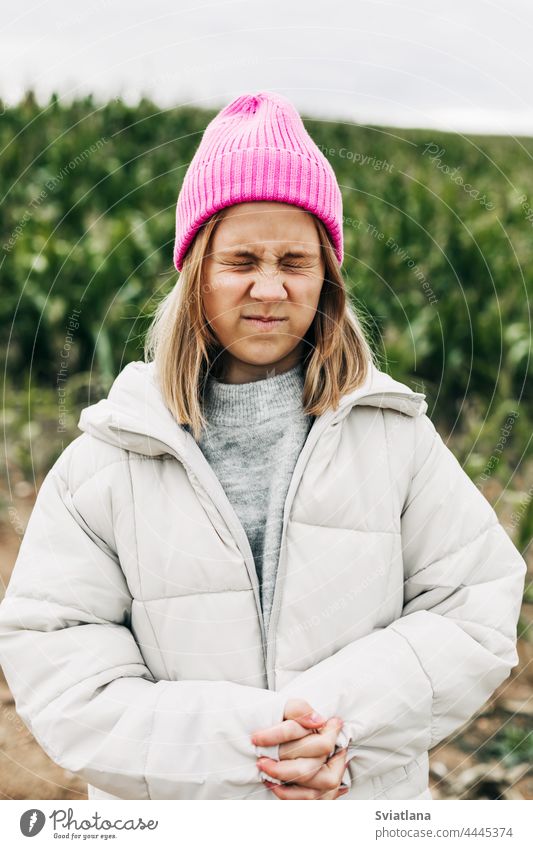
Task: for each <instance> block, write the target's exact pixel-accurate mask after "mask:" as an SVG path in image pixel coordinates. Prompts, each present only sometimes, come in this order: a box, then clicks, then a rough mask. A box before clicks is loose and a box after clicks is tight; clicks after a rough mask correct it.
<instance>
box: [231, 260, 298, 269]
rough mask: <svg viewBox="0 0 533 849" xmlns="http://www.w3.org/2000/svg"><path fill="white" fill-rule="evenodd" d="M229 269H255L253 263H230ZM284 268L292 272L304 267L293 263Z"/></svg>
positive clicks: (286, 264)
mask: <svg viewBox="0 0 533 849" xmlns="http://www.w3.org/2000/svg"><path fill="white" fill-rule="evenodd" d="M228 267H229V268H239V269H251V268H253V267H254V266H253V263H251V262H233V263H228ZM283 267H284V268H286V269H289V270H290V271H301V270H302V269H303V266H301V265H292V264H291V263H288V262H287V263H284V264H283Z"/></svg>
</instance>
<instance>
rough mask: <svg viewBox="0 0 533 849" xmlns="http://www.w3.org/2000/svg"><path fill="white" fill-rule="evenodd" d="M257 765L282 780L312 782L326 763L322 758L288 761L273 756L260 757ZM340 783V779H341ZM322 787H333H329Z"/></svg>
mask: <svg viewBox="0 0 533 849" xmlns="http://www.w3.org/2000/svg"><path fill="white" fill-rule="evenodd" d="M257 766H258V767H259V769H260V770H261V771H262V772H265V773H266V774H267V775H270V776H271V777H273V778H279V779H280V781H294V782H296V781H297V782H298V783H301V784H306V783H310V779H311V778H312V776H313V775H314V774H315V773H316V772H318V770H319V769H322V768H323V767H324V766H326V764H324V763H323V761H322V759H321V758H295V759H294V760H288V761H275V760H273V758H266V757H263V758H258V760H257ZM339 784H340V781H339ZM322 789H328V790H329V789H331V788H329V787H327V788H322Z"/></svg>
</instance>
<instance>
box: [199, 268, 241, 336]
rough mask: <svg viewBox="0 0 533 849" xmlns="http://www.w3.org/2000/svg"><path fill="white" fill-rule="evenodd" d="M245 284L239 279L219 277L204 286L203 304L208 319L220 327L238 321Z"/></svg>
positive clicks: (234, 323) (214, 325) (229, 325)
mask: <svg viewBox="0 0 533 849" xmlns="http://www.w3.org/2000/svg"><path fill="white" fill-rule="evenodd" d="M242 297H243V286H242V283H240V281H238V280H232V279H218V280H214V281H212V282H208V283H207V284H206V285H205V287H204V294H203V304H204V311H205V315H206V318H207V320H208V321H209V323H210V324H212V325H213V327H219V328H220V329H224V328H229V327H233V326H235V325H236V324H237V323H238V320H239V315H240V304H241V302H242Z"/></svg>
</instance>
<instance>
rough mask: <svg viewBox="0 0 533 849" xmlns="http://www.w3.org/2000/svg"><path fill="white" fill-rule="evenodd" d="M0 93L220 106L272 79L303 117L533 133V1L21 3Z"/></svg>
mask: <svg viewBox="0 0 533 849" xmlns="http://www.w3.org/2000/svg"><path fill="white" fill-rule="evenodd" d="M5 5H6V7H7V6H8V7H9V11H6V9H4V10H3V15H2V25H1V26H2V43H1V45H0V69H1V74H0V96H1V97H2V98H3V99H4V100H6V101H7V102H9V103H13V102H16V101H17V100H18V99H19V97H20V96H21V94H22V92H23V91H24V90H25V89H26V88H27V87H30V86H31V87H33V88H34V89H35V91H36V93H37V96H38V98H39V99H40V100H42V99H43V98H47V97H48V95H49V94H50V92H52V91H54V90H55V91H57V92H58V94H59V95H60V97H61V98H65V99H66V100H71V99H72V98H73V97H74V96H79V95H81V94H85V93H87V92H93V93H94V94H95V95H96V97H97V99H98V100H103V99H107V98H110V97H114V96H116V95H118V94H121V95H122V96H124V97H125V98H126V99H127V100H128V101H129V102H135V101H136V100H137V99H138V98H139V97H140V96H141V95H142V94H148V95H150V96H151V97H152V98H153V99H154V100H155V101H156V103H158V104H159V105H161V106H163V107H165V106H171V105H177V104H184V103H193V104H197V105H201V106H205V107H208V108H211V109H215V108H217V109H218V108H220V107H222V106H224V105H225V104H226V103H228V102H229V101H230V100H232V99H233V98H234V97H237V96H238V95H239V94H242V93H243V92H254V91H260V90H261V89H267V90H272V91H278V92H280V93H282V94H284V95H285V96H286V97H288V98H289V99H291V100H292V101H293V103H294V104H295V106H296V107H297V108H298V109H299V110H300V111H301V112H303V113H304V114H306V115H314V116H316V117H321V118H332V119H336V118H340V119H347V120H349V121H355V122H357V123H373V124H389V125H394V126H399V127H436V128H439V129H444V130H455V131H459V132H461V131H463V132H469V131H470V132H496V133H503V134H511V135H533V86H532V81H533V62H532V58H531V53H532V51H531V45H532V44H533V2H532V0H499V2H497V1H496V0H494V1H493V0H442V2H436V0H397V1H396V2H395V0H389V2H381V0H369V2H364V0H339V1H338V2H336V0H329V2H328V0H305V2H304V0H296V2H294V0H293V2H291V0H260V2H257V0H213V2H209V3H202V2H201V1H200V2H193V0H190V2H185V0H94V2H89V0H83V2H80V0H39V2H31V0H17V2H11V3H9V4H7V3H6V4H5Z"/></svg>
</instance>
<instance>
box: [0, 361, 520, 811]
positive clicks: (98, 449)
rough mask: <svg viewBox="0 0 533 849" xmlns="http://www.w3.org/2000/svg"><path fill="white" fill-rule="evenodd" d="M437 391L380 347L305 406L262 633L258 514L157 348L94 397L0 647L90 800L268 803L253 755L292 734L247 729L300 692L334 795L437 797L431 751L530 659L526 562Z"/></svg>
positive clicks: (21, 707) (41, 727)
mask: <svg viewBox="0 0 533 849" xmlns="http://www.w3.org/2000/svg"><path fill="white" fill-rule="evenodd" d="M424 398H425V396H424V395H423V394H422V393H417V392H413V391H412V390H411V389H410V388H409V387H408V386H406V385H405V384H403V383H399V382H398V381H396V380H394V379H392V378H391V377H389V376H388V375H386V374H385V373H384V372H381V371H380V370H379V369H376V368H375V367H374V366H372V365H371V369H370V373H369V377H368V379H367V381H366V382H365V384H364V385H363V386H361V387H360V388H359V389H357V390H356V391H354V392H352V393H351V394H349V395H346V396H344V398H343V399H342V402H341V405H340V407H339V408H338V409H337V410H336V411H335V412H334V411H329V412H327V413H325V414H324V415H322V416H319V417H317V419H316V420H315V422H314V423H313V426H312V428H311V431H310V433H309V436H308V438H307V441H306V443H305V446H304V448H303V450H302V452H301V454H300V456H299V458H298V461H297V464H296V467H295V469H294V473H293V477H292V480H291V484H290V487H289V492H288V494H287V500H286V505H285V513H284V526H283V539H282V547H281V554H280V563H279V572H278V577H277V584H276V589H275V596H274V602H273V611H272V618H271V624H270V631H269V639H268V645H267V644H266V641H265V635H264V630H263V622H262V616H261V610H260V601H259V593H258V583H257V576H256V573H255V569H254V563H253V558H252V554H251V549H250V546H249V544H248V541H247V538H246V534H245V532H244V529H243V527H242V525H241V524H240V522H239V520H238V519H237V516H236V514H235V512H234V511H233V509H232V507H231V504H230V502H229V500H228V499H227V497H226V495H225V493H224V490H223V489H222V487H221V485H220V483H219V481H218V479H217V478H216V476H215V474H214V472H213V470H212V469H211V467H210V466H209V464H208V462H207V461H206V459H205V458H204V456H203V454H202V452H201V451H200V449H199V448H198V446H197V445H196V443H195V442H194V440H193V438H192V436H191V435H190V434H189V433H188V432H187V431H186V430H185V429H183V428H182V427H179V426H178V425H177V424H176V422H175V420H174V419H173V417H172V415H171V414H170V412H169V410H168V409H167V407H166V406H165V404H164V402H163V399H162V396H161V393H160V392H159V390H158V388H157V385H156V383H155V381H154V368H153V364H146V363H143V362H133V363H130V364H129V365H127V366H126V367H125V368H124V370H123V371H122V372H121V373H120V375H119V376H118V377H117V379H116V380H115V383H114V384H113V386H112V388H111V390H110V393H109V396H108V398H107V399H104V400H102V401H100V402H99V403H97V404H94V405H92V406H90V407H87V408H86V409H85V410H83V412H82V414H81V418H80V422H79V427H80V429H81V430H82V431H84V433H82V434H81V435H80V436H78V437H77V438H76V439H75V440H74V441H73V442H72V443H71V444H70V445H69V446H68V447H67V448H66V450H65V451H64V452H63V454H62V455H61V456H60V457H59V459H58V460H57V462H56V463H55V464H54V466H53V468H52V469H51V470H50V472H49V473H48V475H47V477H46V479H45V481H44V482H43V484H42V487H41V489H40V491H39V494H38V497H37V502H36V504H35V507H34V510H33V512H32V515H31V517H30V521H29V523H28V527H27V529H26V533H25V535H24V538H23V541H22V545H21V548H20V553H19V556H18V559H17V562H16V565H15V569H14V572H13V575H12V577H11V580H10V583H9V586H8V589H7V592H6V596H5V599H4V601H3V602H2V604H1V605H0V662H1V663H2V665H3V668H4V672H5V675H6V678H7V681H8V684H9V686H10V688H11V690H12V693H13V695H14V698H15V702H16V708H17V710H18V713H19V714H20V716H21V717H22V719H23V720H24V722H25V723H26V724H27V725H28V727H29V728H30V730H31V731H32V733H33V734H34V736H35V738H36V739H37V741H38V742H39V743H40V745H41V746H42V747H43V749H44V750H45V751H46V752H47V753H48V754H49V755H50V757H51V758H52V759H53V760H54V761H55V762H56V763H58V764H60V765H61V766H63V767H65V768H66V769H68V770H71V771H72V772H74V773H77V774H79V775H80V776H81V777H83V778H84V779H85V780H86V781H87V782H88V783H89V798H119V799H192V798H194V799H204V798H209V799H242V798H245V799H265V800H267V799H274V800H276V797H275V796H274V794H273V793H272V792H271V791H270V790H268V789H266V788H265V787H264V786H263V785H262V783H261V777H260V774H259V772H258V769H257V767H256V757H257V755H258V754H259V753H262V752H264V753H266V754H270V755H274V756H277V754H278V747H277V746H276V747H270V748H269V749H262V748H259V747H256V746H254V745H253V744H252V743H251V741H250V735H251V733H252V732H253V731H254V730H256V729H259V728H264V727H267V726H270V725H274V724H276V723H278V722H281V721H282V718H283V711H284V706H285V703H286V701H287V699H288V698H290V697H293V696H294V697H302V698H305V699H307V700H308V701H309V703H310V704H311V705H312V706H313V707H314V708H315V709H316V710H318V711H320V712H321V713H322V714H323V715H325V716H327V717H329V716H333V715H338V716H340V717H342V718H343V719H344V720H345V726H344V729H343V732H341V737H343V740H340V739H339V740H338V745H341V744H342V742H343V741H344V742H345V741H346V736H347V737H348V739H349V740H350V749H349V758H350V760H349V764H348V766H347V769H346V771H345V779H346V780H347V782H348V783H351V787H350V792H349V793H347V794H346V795H345V796H344V799H418V798H422V799H425V798H431V794H430V792H429V790H428V749H430V748H431V747H432V746H434V745H435V744H437V743H438V742H439V741H440V740H442V739H443V738H444V737H446V736H447V735H449V734H451V733H452V732H453V731H454V730H455V729H457V728H458V727H459V726H461V725H462V724H463V723H464V722H465V720H467V719H468V718H469V717H470V716H471V715H472V714H473V713H474V712H475V711H476V710H477V709H478V708H480V707H481V706H482V705H483V704H484V702H485V701H486V700H487V699H488V697H489V696H490V695H491V694H492V693H493V691H494V690H495V688H496V687H497V686H498V685H499V684H501V682H502V681H504V680H505V678H507V676H508V675H509V673H510V670H511V669H512V668H513V666H515V665H516V664H517V662H518V657H517V652H516V624H517V620H518V615H519V610H520V605H521V600H522V592H523V587H524V578H525V572H526V564H525V562H524V560H523V558H522V557H521V556H520V554H519V552H518V551H517V549H516V548H515V546H514V545H513V544H512V542H511V540H510V539H509V537H508V535H507V533H506V532H505V530H504V529H503V527H502V526H501V525H500V524H499V523H498V520H497V517H496V514H495V512H494V510H493V509H492V507H491V506H490V505H489V503H488V501H487V500H486V499H485V498H484V496H483V495H482V494H481V493H480V492H479V490H478V489H477V488H476V487H475V485H474V484H473V483H472V482H471V481H470V479H469V478H468V476H467V475H466V474H465V473H464V472H463V470H462V469H461V466H460V464H459V463H458V462H457V460H456V459H455V457H454V455H453V454H452V453H451V452H450V451H449V449H448V448H447V447H446V446H445V444H444V443H443V441H442V439H441V438H440V436H439V435H438V433H437V432H436V430H435V428H434V426H433V424H432V423H431V421H430V419H429V418H428V417H427V415H425V411H426V409H427V403H426V402H425V400H424ZM272 459H273V462H275V458H272ZM250 497H252V498H253V493H250ZM339 801H340V800H339Z"/></svg>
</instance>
